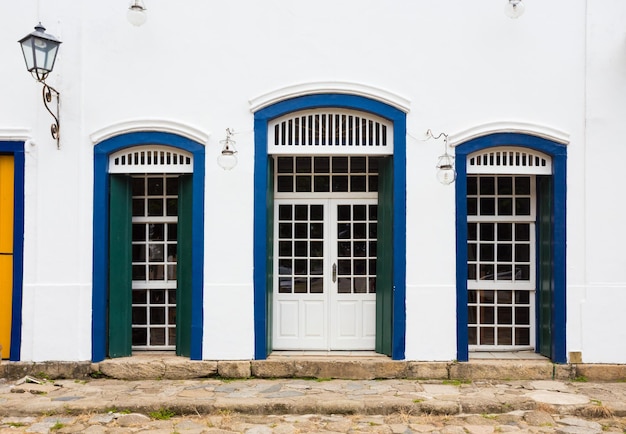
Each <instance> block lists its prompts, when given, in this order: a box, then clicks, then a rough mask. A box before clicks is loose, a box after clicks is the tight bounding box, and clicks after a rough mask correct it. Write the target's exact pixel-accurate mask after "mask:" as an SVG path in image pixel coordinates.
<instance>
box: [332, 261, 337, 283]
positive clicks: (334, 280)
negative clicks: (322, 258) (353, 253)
mask: <svg viewBox="0 0 626 434" xmlns="http://www.w3.org/2000/svg"><path fill="white" fill-rule="evenodd" d="M335 282H337V264H333V283H335Z"/></svg>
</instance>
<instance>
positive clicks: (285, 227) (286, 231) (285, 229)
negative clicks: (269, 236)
mask: <svg viewBox="0 0 626 434" xmlns="http://www.w3.org/2000/svg"><path fill="white" fill-rule="evenodd" d="M278 237H279V238H291V237H292V234H291V223H279V224H278Z"/></svg>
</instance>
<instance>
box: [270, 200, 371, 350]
mask: <svg viewBox="0 0 626 434" xmlns="http://www.w3.org/2000/svg"><path fill="white" fill-rule="evenodd" d="M376 255H377V200H376V199H352V198H351V199H276V200H275V208H274V285H273V302H272V310H273V314H272V319H273V327H272V328H273V336H272V338H273V349H275V350H318V351H319V350H323V351H327V350H373V349H374V345H375V337H376V336H375V332H376Z"/></svg>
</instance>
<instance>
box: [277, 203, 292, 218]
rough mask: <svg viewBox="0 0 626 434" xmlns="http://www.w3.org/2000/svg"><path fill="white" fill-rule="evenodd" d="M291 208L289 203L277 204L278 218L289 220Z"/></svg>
mask: <svg viewBox="0 0 626 434" xmlns="http://www.w3.org/2000/svg"><path fill="white" fill-rule="evenodd" d="M292 209H293V208H292V206H291V205H279V206H278V219H279V220H291V219H292Z"/></svg>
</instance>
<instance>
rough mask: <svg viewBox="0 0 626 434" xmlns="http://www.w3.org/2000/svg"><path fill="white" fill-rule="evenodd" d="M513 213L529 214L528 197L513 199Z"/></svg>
mask: <svg viewBox="0 0 626 434" xmlns="http://www.w3.org/2000/svg"><path fill="white" fill-rule="evenodd" d="M515 215H530V198H529V197H518V198H516V199H515Z"/></svg>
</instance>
